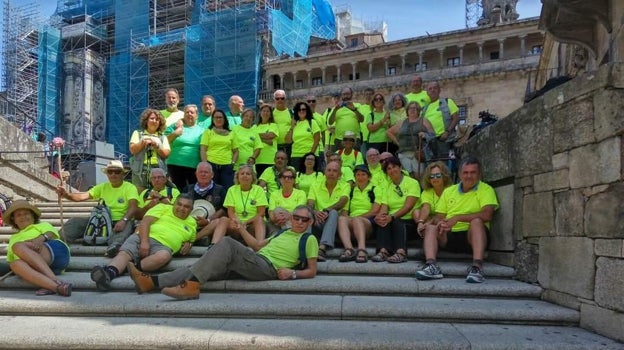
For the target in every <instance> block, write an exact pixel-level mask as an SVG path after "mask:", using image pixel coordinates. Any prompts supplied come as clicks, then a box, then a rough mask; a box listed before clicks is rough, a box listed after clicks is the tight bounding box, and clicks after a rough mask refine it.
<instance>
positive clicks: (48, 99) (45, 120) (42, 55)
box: [37, 25, 62, 138]
mask: <svg viewBox="0 0 624 350" xmlns="http://www.w3.org/2000/svg"><path fill="white" fill-rule="evenodd" d="M38 40H39V43H38V47H37V49H38V50H37V51H38V52H37V55H38V61H37V73H38V77H39V78H38V81H37V84H38V87H37V91H38V94H37V122H38V123H39V125H40V126H41V127H42V128H43V129H44V130H46V131H48V132H50V133H53V134H54V135H48V137H49V138H50V137H51V136H55V135H59V132H60V130H59V123H58V121H59V119H60V110H59V106H60V105H61V104H60V94H59V89H58V87H59V86H60V85H61V74H60V73H61V72H62V70H61V67H62V66H61V64H62V55H61V54H59V52H60V49H61V31H60V30H58V29H56V28H54V27H51V26H48V25H46V26H43V27H42V28H40V29H39V38H38Z"/></svg>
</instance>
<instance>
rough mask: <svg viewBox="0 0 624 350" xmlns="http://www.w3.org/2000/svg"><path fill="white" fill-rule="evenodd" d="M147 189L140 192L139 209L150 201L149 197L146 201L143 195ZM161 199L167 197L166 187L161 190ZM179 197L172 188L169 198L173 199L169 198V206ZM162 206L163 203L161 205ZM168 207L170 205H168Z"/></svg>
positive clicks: (178, 193) (176, 190)
mask: <svg viewBox="0 0 624 350" xmlns="http://www.w3.org/2000/svg"><path fill="white" fill-rule="evenodd" d="M147 191H150V192H151V190H148V189H145V190H143V192H141V193H140V194H139V208H143V207H145V206H146V205H147V203H148V202H149V201H150V199H149V197H147V199H146V198H145V194H146V193H147ZM158 193H160V194H161V195H162V196H163V197H167V187H165V188H163V189H162V190H161V191H160V192H158ZM179 195H180V191H179V190H178V189H177V188H175V187H174V188H172V189H171V196H172V197H173V198H171V199H170V200H169V201H170V202H171V204H173V202H175V200H176V198H178V196H179ZM162 204H164V203H162ZM169 205H170V204H169Z"/></svg>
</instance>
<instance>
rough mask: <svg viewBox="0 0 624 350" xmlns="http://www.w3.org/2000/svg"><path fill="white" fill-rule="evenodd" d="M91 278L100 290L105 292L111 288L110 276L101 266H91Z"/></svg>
mask: <svg viewBox="0 0 624 350" xmlns="http://www.w3.org/2000/svg"><path fill="white" fill-rule="evenodd" d="M91 280H92V281H93V282H95V287H96V288H97V290H99V291H100V292H107V291H109V290H110V289H111V285H110V283H111V277H110V275H109V274H108V271H106V269H104V267H103V266H99V265H98V266H93V269H91Z"/></svg>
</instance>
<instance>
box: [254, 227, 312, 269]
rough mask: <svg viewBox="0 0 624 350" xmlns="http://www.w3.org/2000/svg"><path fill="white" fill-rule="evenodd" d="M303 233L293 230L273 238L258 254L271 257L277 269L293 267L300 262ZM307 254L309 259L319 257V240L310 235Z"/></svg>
mask: <svg viewBox="0 0 624 350" xmlns="http://www.w3.org/2000/svg"><path fill="white" fill-rule="evenodd" d="M302 236H303V234H302V233H295V232H293V231H291V230H288V231H285V232H283V233H282V234H281V235H279V236H277V237H275V238H271V240H270V241H269V243H268V244H267V245H265V246H264V247H262V249H260V250H259V251H258V254H260V255H262V256H264V257H265V258H267V259H269V261H270V262H271V264H273V267H275V268H276V269H282V268H287V269H292V268H293V267H295V266H297V265H298V264H299V239H300V238H301V237H302ZM305 254H306V258H307V259H312V258H316V257H318V240H317V239H316V237H314V235H310V236H309V237H308V240H307V242H306V248H305Z"/></svg>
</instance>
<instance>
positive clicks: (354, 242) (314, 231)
mask: <svg viewBox="0 0 624 350" xmlns="http://www.w3.org/2000/svg"><path fill="white" fill-rule="evenodd" d="M412 86H413V90H414V91H412V92H411V93H410V94H407V95H402V94H395V95H394V96H392V98H391V101H390V104H389V105H388V106H389V107H386V108H384V105H385V100H384V96H383V95H382V94H379V93H375V92H374V91H369V90H367V91H366V92H365V96H366V99H367V103H364V104H358V103H355V102H353V101H352V96H353V91H352V90H351V89H350V88H344V89H343V90H342V92H341V94H340V96H333V99H334V105H333V107H332V108H330V109H329V110H328V111H326V113H325V116H323V115H321V114H319V113H316V111H315V104H316V99H315V97H314V96H308V97H307V99H306V101H305V102H304V101H301V102H297V103H296V104H295V106H294V109H293V110H290V109H288V108H287V107H286V94H285V92H284V91H283V90H278V91H276V92H275V94H274V100H275V105H274V106H271V105H268V104H262V105H261V106H260V108H259V112H258V116H256V113H255V111H253V110H251V109H244V104H243V101H242V99H241V98H240V97H239V96H232V97H231V98H230V101H229V109H228V111H223V110H220V109H218V108H216V106H215V102H214V99H213V98H212V97H210V96H204V98H203V99H202V105H201V108H202V111H201V113H198V110H197V106H195V105H186V106H185V107H184V112H181V111H179V110H177V101H178V95H177V91H175V90H174V89H169V90H168V91H167V92H166V94H165V97H166V104H167V109H165V110H163V111H157V110H154V109H148V110H146V111H145V112H144V113H143V114H142V115H141V117H140V120H141V129H140V130H137V131H135V132H134V133H133V135H132V137H131V140H130V150H131V153H132V154H133V160H132V162H131V167H130V168H131V170H127V169H126V168H125V167H124V165H123V164H122V163H121V162H119V161H116V160H113V161H111V162H109V164H108V165H107V166H106V167H104V168H103V169H102V171H103V172H104V173H105V174H106V175H107V178H108V181H106V182H104V183H101V184H98V185H96V186H94V187H93V188H91V189H90V190H89V191H88V192H68V191H67V190H66V189H65V188H64V187H58V189H57V192H58V194H59V195H60V196H62V197H65V198H67V199H70V200H73V201H82V200H87V199H98V200H104V202H105V203H106V204H107V205H108V206H109V207H110V209H111V218H112V220H113V231H114V234H112V235H110V237H109V239H108V244H109V245H108V248H107V249H106V255H107V256H108V257H110V258H112V260H111V261H110V262H109V263H108V264H107V265H106V266H95V267H94V268H93V270H92V271H91V279H92V280H93V281H94V282H95V283H96V286H97V288H98V289H100V290H102V291H106V290H109V289H110V288H111V283H112V281H113V280H114V279H115V278H116V277H118V276H120V275H121V274H123V273H124V271H125V270H128V272H129V274H130V276H131V277H132V279H133V280H134V282H135V284H136V287H137V291H139V292H140V293H142V292H146V291H149V290H152V289H154V288H157V287H160V288H163V290H162V291H163V293H165V294H167V295H170V296H172V297H174V298H178V299H191V298H197V297H198V296H199V286H200V285H201V283H203V282H205V281H207V280H214V279H222V278H226V277H227V276H228V274H229V273H230V272H236V273H238V275H240V276H242V277H244V278H246V279H251V280H259V279H260V280H263V279H275V278H279V279H297V278H312V277H314V276H315V275H316V270H317V268H316V266H317V261H319V262H322V261H325V260H327V259H328V252H329V251H330V250H332V249H334V247H335V246H336V243H338V242H337V240H336V235H338V239H339V241H340V243H341V245H342V246H343V248H344V250H343V251H342V252H341V254H340V256H339V258H338V260H339V261H340V262H348V261H355V262H356V263H366V262H367V261H368V260H371V261H372V262H388V263H403V262H405V261H407V240H408V238H417V237H420V238H422V240H423V248H424V252H425V256H426V261H425V265H424V266H423V268H422V269H420V270H418V271H417V272H416V277H417V278H418V279H422V280H426V279H438V278H442V277H443V274H442V272H441V269H440V267H439V266H438V264H437V262H436V256H437V253H438V249H439V248H445V249H448V250H450V251H455V252H466V253H472V255H473V262H472V264H471V265H470V266H469V268H468V272H467V276H466V281H467V282H472V283H480V282H483V281H484V275H483V272H482V267H483V257H484V253H485V250H486V248H487V244H488V242H489V239H488V235H489V222H490V221H491V219H492V216H493V213H494V211H495V210H496V209H497V207H498V202H497V199H496V195H495V193H494V190H493V189H492V187H490V186H489V185H488V184H486V183H484V182H482V181H481V180H480V176H481V167H480V164H479V162H478V160H476V159H475V158H472V157H469V158H466V159H464V160H463V161H462V163H461V166H460V167H459V170H458V177H459V179H460V181H459V183H457V184H453V181H452V177H451V174H450V170H449V169H448V167H447V166H446V164H445V162H444V160H445V157H444V156H443V155H444V152H446V151H448V149H450V148H449V147H450V146H445V145H451V144H452V142H451V139H452V137H453V134H454V128H455V126H456V125H457V107H456V106H455V104H454V103H453V102H452V100H451V99H440V97H439V92H440V87H439V84H438V83H437V82H430V83H429V84H428V85H427V90H426V91H424V90H422V89H421V87H422V80H421V79H420V77H418V76H417V77H415V78H414V81H413V84H412ZM441 101H443V102H441ZM255 120H257V124H256V125H254V121H255ZM230 126H232V127H230ZM447 141H448V142H447ZM424 144H429V145H433V147H432V148H429V149H425V147H424V146H423V145H424ZM393 145H394V147H393ZM444 147H447V148H444ZM441 149H442V151H440V150H441ZM426 152H429V153H431V152H434V153H435V154H437V155H442V156H441V157H437V159H441V160H437V161H436V160H435V159H436V156H435V155H434V157H433V158H432V157H430V156H423V155H422V153H426ZM440 152H442V153H440ZM425 157H426V158H425ZM129 171H131V172H132V176H131V177H132V184H131V183H129V182H126V181H124V178H125V177H126V175H127V173H128V172H129ZM256 174H258V176H257V175H256ZM133 184H134V186H133ZM421 185H422V188H423V191H422V192H421ZM198 202H202V203H204V202H207V203H208V204H209V207H210V210H207V211H206V212H205V214H203V215H195V214H192V213H194V211H193V208H194V203H195V204H196V203H198ZM28 209H29V211H30V214H31V216H32V218H33V219H38V215H37V213H38V211H37V209H36V208H34V207H29V208H28ZM9 214H12V212H9ZM9 220H11V218H10V216H9ZM9 220H7V222H10V221H9ZM33 221H34V220H33ZM135 221H136V222H137V223H138V225H136V226H135V224H134V223H135ZM10 223H12V221H11V222H10ZM14 226H15V227H16V228H17V229H18V230H20V233H21V231H22V230H23V229H24V228H25V227H26V226H24V227H22V226H18V225H14ZM45 229H46V230H48V231H46V232H45V234H46V235H48V236H50V237H48V236H45V237H44V239H45V240H44V242H47V241H48V239H47V238H46V237H48V238H50V240H54V239H58V233H57V232H56V230H54V229H53V228H52V227H46V228H45ZM133 233H136V234H133ZM18 236H19V234H16V235H13V238H16V239H15V240H14V239H13V238H11V240H12V242H13V241H15V244H16V246H18V247H19V245H17V242H18V238H17V237H18ZM228 236H229V237H228ZM24 237H25V236H24ZM29 237H30V236H29ZM373 237H374V238H375V241H376V249H375V254H373V255H372V256H369V254H368V251H367V250H366V242H367V240H368V239H370V238H373ZM31 238H33V237H31ZM79 238H80V237H78V236H75V237H67V239H68V241H73V240H76V239H79ZM33 239H37V240H40V238H38V237H35V238H33ZM22 241H26V242H28V240H25V239H22ZM22 241H20V242H22ZM301 242H303V243H301ZM193 244H203V245H207V246H208V249H207V251H206V252H205V253H204V255H203V256H202V257H201V258H200V259H199V260H197V261H196V262H195V263H194V264H193V265H192V266H191V267H188V268H182V269H178V270H175V271H172V272H168V273H164V274H160V275H153V276H152V275H149V273H152V272H155V271H157V270H159V269H160V268H161V267H163V266H164V265H166V264H167V263H168V262H169V261H170V260H171V259H172V257H173V256H174V255H175V254H178V253H179V254H182V255H184V254H186V253H188V252H189V250H190V248H191V246H192V245H193ZM24 245H25V246H26V247H27V249H31V250H32V247H30V246H32V245H33V244H30V243H28V244H24ZM300 245H303V248H302V247H300ZM35 246H39V245H35ZM245 246H247V247H249V248H252V250H249V249H248V248H247V247H245ZM12 248H13V245H12V244H10V245H9V250H10V251H11V249H12ZM41 250H42V249H41V248H39V251H41ZM48 250H50V248H48ZM302 251H303V252H304V254H302V253H301V252H302ZM40 255H42V254H40ZM302 255H304V256H302ZM12 256H13V257H14V260H19V259H24V260H25V258H23V257H22V255H20V254H19V253H18V252H16V254H15V255H12ZM55 256H56V254H52V257H50V256H49V254H48V255H47V256H46V255H42V259H43V260H44V262H47V263H48V265H50V264H52V261H53V260H54V259H55ZM67 257H69V253H68V254H67ZM68 259H69V258H67V260H68ZM10 263H11V268H12V269H13V260H11V261H10ZM31 266H32V265H31ZM65 267H66V266H65ZM32 268H33V269H35V270H36V271H39V273H43V274H47V278H48V281H46V282H47V283H46V284H45V285H42V284H38V285H40V286H41V288H42V289H45V290H48V291H50V292H55V293H58V294H61V295H64V294H63V293H64V291H63V288H65V289H67V287H63V288H61V287H60V286H65V285H66V284H63V282H59V281H58V280H56V279H54V278H53V276H54V274H53V273H52V274H50V273H48V271H44V270H45V269H43V268H42V267H41V266H37V267H32ZM298 268H299V269H298ZM13 270H14V271H15V269H13ZM26 279H27V280H28V281H31V282H33V281H35V279H33V278H30V279H28V278H26ZM33 283H34V282H33ZM52 283H54V284H52ZM35 284H36V283H35ZM59 288H60V289H59ZM69 289H70V292H69V293H71V285H70V287H69ZM65 294H67V293H65Z"/></svg>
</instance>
